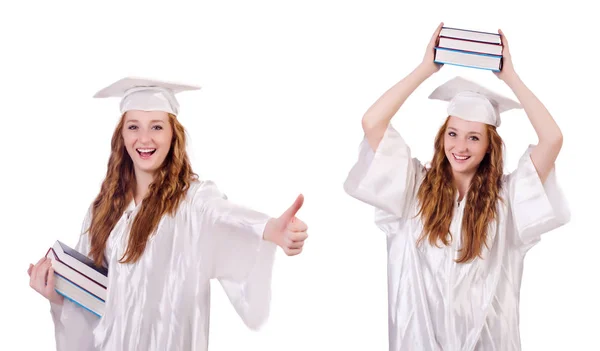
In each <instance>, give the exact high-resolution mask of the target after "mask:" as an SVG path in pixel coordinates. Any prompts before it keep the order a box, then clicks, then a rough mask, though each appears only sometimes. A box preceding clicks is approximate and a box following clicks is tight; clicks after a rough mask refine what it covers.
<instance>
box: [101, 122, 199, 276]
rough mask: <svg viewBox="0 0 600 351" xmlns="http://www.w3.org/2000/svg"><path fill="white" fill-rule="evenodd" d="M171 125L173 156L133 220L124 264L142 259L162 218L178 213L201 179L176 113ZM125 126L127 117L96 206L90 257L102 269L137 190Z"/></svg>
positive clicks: (117, 133) (113, 145) (114, 141)
mask: <svg viewBox="0 0 600 351" xmlns="http://www.w3.org/2000/svg"><path fill="white" fill-rule="evenodd" d="M169 123H170V125H171V128H172V130H173V138H172V140H171V147H170V150H169V153H168V154H167V156H166V158H165V160H164V162H163V164H162V165H161V166H160V168H159V169H158V170H157V171H156V175H155V177H154V181H153V182H152V183H151V184H150V186H149V188H148V193H147V194H146V196H145V197H144V199H143V201H142V204H141V206H140V210H139V212H138V214H137V215H136V216H135V219H134V220H133V223H132V226H131V231H130V235H129V241H128V244H127V249H126V251H125V253H124V254H123V257H122V258H121V259H120V262H121V263H133V262H136V261H137V260H138V259H139V258H140V256H141V255H142V253H143V252H144V250H145V248H146V243H147V242H148V238H149V237H150V235H151V234H152V233H153V232H154V231H155V230H156V228H157V226H158V223H159V221H160V219H161V218H162V216H163V215H165V214H170V215H173V214H174V213H175V211H176V209H177V207H178V205H179V203H180V202H181V200H182V199H183V198H184V197H185V194H186V192H187V190H188V189H189V187H190V184H191V182H192V181H193V180H194V179H197V178H198V176H197V175H196V174H195V173H193V171H192V167H191V165H190V162H189V159H188V155H187V152H186V136H185V129H184V128H183V126H182V125H181V123H179V121H178V120H177V118H176V117H175V115H173V114H169ZM124 124H125V114H123V115H122V116H121V120H120V122H119V124H118V125H117V127H116V129H115V131H114V133H113V136H112V141H111V153H110V157H109V160H108V169H107V171H106V177H105V179H104V181H103V182H102V186H101V188H100V193H99V194H98V196H97V197H96V199H95V200H94V202H93V205H92V222H91V225H90V228H89V234H90V241H91V248H90V256H91V258H92V259H93V260H94V262H95V264H96V265H98V266H100V265H101V264H102V259H103V256H104V249H105V247H106V242H107V240H108V237H109V235H110V233H111V231H112V230H113V228H114V227H115V225H116V224H117V222H118V221H119V219H120V218H121V216H122V215H123V212H124V211H125V208H126V207H127V205H128V203H129V202H130V201H131V200H132V199H133V192H134V190H135V187H136V180H135V173H134V168H133V161H132V160H131V157H130V156H129V154H128V153H127V150H126V149H125V142H124V140H123V136H122V130H123V126H124Z"/></svg>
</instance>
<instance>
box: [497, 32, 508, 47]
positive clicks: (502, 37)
mask: <svg viewBox="0 0 600 351" xmlns="http://www.w3.org/2000/svg"><path fill="white" fill-rule="evenodd" d="M498 34H500V39H501V40H502V45H503V46H504V47H506V48H508V40H506V36H505V35H504V32H503V31H502V29H498Z"/></svg>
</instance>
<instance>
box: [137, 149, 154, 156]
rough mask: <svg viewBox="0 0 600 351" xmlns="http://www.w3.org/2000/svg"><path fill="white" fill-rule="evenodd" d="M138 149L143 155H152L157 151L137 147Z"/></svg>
mask: <svg viewBox="0 0 600 351" xmlns="http://www.w3.org/2000/svg"><path fill="white" fill-rule="evenodd" d="M136 151H137V152H138V153H139V154H140V155H141V156H150V155H152V154H153V153H154V152H155V151H156V149H136Z"/></svg>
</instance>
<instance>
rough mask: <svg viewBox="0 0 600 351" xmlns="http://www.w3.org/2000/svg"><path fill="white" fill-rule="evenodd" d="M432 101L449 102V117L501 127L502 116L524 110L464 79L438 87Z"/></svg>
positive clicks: (454, 80) (511, 101)
mask: <svg viewBox="0 0 600 351" xmlns="http://www.w3.org/2000/svg"><path fill="white" fill-rule="evenodd" d="M429 98H430V99H435V100H443V101H448V102H449V104H448V109H447V112H448V115H449V116H455V117H458V118H461V119H464V120H467V121H472V122H481V123H485V124H491V125H493V126H496V127H499V126H500V122H501V120H500V114H501V113H503V112H505V111H509V110H512V109H521V108H523V107H522V106H521V105H520V104H519V103H518V102H516V101H514V100H512V99H509V98H507V97H505V96H503V95H500V94H498V93H495V92H493V91H491V90H489V89H487V88H485V87H483V86H481V85H479V84H477V83H474V82H471V81H469V80H466V79H464V78H462V77H455V78H453V79H451V80H449V81H447V82H446V83H444V84H442V85H440V86H439V87H437V88H436V89H435V90H434V91H433V92H432V93H431V95H429Z"/></svg>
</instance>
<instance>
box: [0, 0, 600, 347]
mask: <svg viewBox="0 0 600 351" xmlns="http://www.w3.org/2000/svg"><path fill="white" fill-rule="evenodd" d="M7 3H8V4H10V5H7ZM590 3H591V2H590ZM88 4H89V2H86V1H78V2H75V1H73V2H71V3H66V2H64V1H38V2H37V3H32V2H3V5H2V6H1V7H2V8H1V9H0V30H1V33H2V34H1V37H2V49H1V54H0V60H1V65H0V70H1V72H0V73H1V74H0V79H1V80H2V84H0V93H1V94H0V96H1V103H2V132H1V137H0V143H1V150H2V153H3V155H2V163H1V164H0V167H1V172H0V177H1V179H0V184H1V185H2V188H3V191H2V195H1V200H0V201H1V211H0V216H1V222H0V223H1V226H0V236H1V238H2V240H3V246H4V249H3V250H2V253H1V254H0V260H2V262H1V264H2V272H3V277H2V280H3V283H2V289H1V292H0V293H1V294H2V297H1V299H0V301H1V303H2V308H1V309H0V311H1V313H0V324H1V325H2V329H0V334H1V337H0V343H2V346H0V349H3V350H13V349H19V350H33V349H35V350H53V349H54V334H53V324H52V321H51V318H50V314H49V304H48V303H47V301H45V300H44V299H43V298H42V297H41V296H40V295H38V294H37V293H36V292H34V291H33V290H32V289H30V288H29V286H28V276H27V273H26V271H27V268H28V265H29V263H30V262H31V263H35V262H37V260H38V259H39V258H40V257H41V256H42V255H44V254H45V252H46V249H47V248H48V247H49V246H50V245H51V244H52V243H53V242H54V241H55V240H56V239H60V240H62V241H64V242H66V243H69V244H71V245H75V243H76V242H77V235H78V231H79V229H80V225H81V221H82V220H83V216H84V214H85V211H86V209H87V207H88V205H89V204H90V202H91V201H92V200H93V198H94V197H95V196H96V194H97V192H98V191H99V185H100V182H101V181H102V179H103V177H104V174H105V170H106V163H107V161H108V155H109V148H110V144H109V143H110V137H111V135H112V131H113V129H114V127H115V126H116V123H117V121H118V117H119V116H118V100H116V99H114V100H113V99H111V100H95V99H92V98H91V96H92V95H93V94H94V93H95V92H96V91H97V90H99V89H100V88H102V87H104V86H105V85H108V84H110V83H112V82H113V81H115V80H117V79H120V78H122V77H124V76H127V75H141V76H149V77H156V78H162V79H167V80H175V81H184V82H189V83H193V84H200V85H202V86H203V89H202V90H201V91H197V92H190V93H184V94H181V95H180V97H179V99H180V103H181V105H182V112H181V115H180V120H181V122H182V123H183V125H184V126H185V127H186V129H187V131H188V134H189V137H190V143H189V153H190V156H191V159H192V164H193V167H194V170H195V171H196V172H198V173H199V174H200V176H201V177H202V178H204V179H207V178H210V179H213V180H215V181H216V182H217V184H218V185H219V187H220V188H221V189H222V190H224V191H225V192H226V193H227V194H228V196H229V197H230V199H231V200H233V201H235V202H238V203H240V204H244V205H248V206H251V207H253V208H255V209H258V210H261V211H264V212H267V213H269V214H271V215H273V216H276V215H279V214H280V213H281V212H282V211H284V210H285V209H286V208H287V207H288V206H289V205H291V203H292V201H293V200H294V199H295V197H296V196H297V195H298V194H299V193H303V194H304V195H305V196H306V202H305V206H304V207H303V208H302V209H301V210H300V212H299V217H300V218H301V219H303V220H304V221H305V222H307V223H308V225H309V235H310V237H309V239H308V241H307V242H306V246H305V251H304V252H303V254H302V255H300V256H297V257H292V258H290V257H287V256H285V255H283V253H282V252H281V250H280V251H279V252H278V257H277V260H276V266H275V271H274V282H273V302H272V303H273V304H272V313H271V317H270V320H269V322H268V324H267V325H265V327H264V328H263V329H262V330H260V331H259V332H253V331H250V330H248V329H246V327H245V326H244V325H243V323H242V322H241V320H240V319H239V318H238V317H237V315H236V314H235V312H234V310H233V308H232V307H231V306H230V305H229V303H228V301H227V299H226V297H225V295H224V293H223V291H222V289H221V288H220V286H218V284H214V286H213V303H212V314H211V320H212V323H211V329H210V347H209V348H210V350H212V351H215V350H240V349H249V350H259V349H260V350H265V351H266V350H289V351H293V350H345V349H353V350H386V349H387V335H388V331H387V292H386V291H387V290H386V246H385V239H384V234H383V233H381V232H379V230H378V229H377V228H375V226H374V224H373V223H372V209H371V208H370V207H368V206H367V205H364V204H362V203H359V202H358V201H357V200H354V199H352V198H350V197H349V196H347V195H346V194H345V193H344V192H343V189H342V184H343V182H344V180H345V177H346V175H347V173H348V171H349V169H350V167H351V166H352V164H353V162H354V161H355V159H356V156H357V152H356V151H357V148H358V144H359V142H360V140H361V138H362V130H361V127H360V119H361V117H362V114H363V113H364V111H366V109H367V108H368V107H369V106H370V105H371V104H372V103H373V102H374V101H375V100H376V99H377V98H378V97H379V96H380V95H381V94H382V93H383V92H384V91H385V90H386V89H388V88H389V87H390V86H391V85H393V84H394V83H396V82H397V81H398V80H400V79H401V78H402V77H404V76H405V75H406V74H408V73H409V72H410V71H411V70H412V69H413V68H414V67H415V66H416V65H417V64H418V63H419V62H420V60H421V59H422V56H423V54H424V49H425V47H426V45H427V42H428V40H429V38H430V37H431V34H432V33H433V30H434V29H435V27H436V26H437V24H438V23H439V22H440V21H444V22H445V24H446V25H448V26H453V27H461V28H468V29H475V30H483V31H496V30H497V29H498V28H502V29H503V31H504V32H505V34H506V36H507V38H508V40H509V43H510V48H511V51H512V55H513V60H514V64H515V67H516V70H517V72H518V73H519V74H520V76H521V78H522V79H523V81H524V82H525V83H526V84H527V85H528V86H529V88H531V89H532V91H533V92H534V93H535V94H536V95H537V96H538V97H539V98H540V99H541V100H542V101H543V102H544V103H545V105H546V107H547V108H548V109H549V110H550V112H551V113H552V114H553V116H554V117H555V119H556V120H557V122H558V124H559V125H560V127H561V128H562V131H563V133H564V140H565V142H564V148H563V151H562V153H561V155H560V157H559V159H558V161H557V172H558V177H559V180H560V181H561V184H562V187H563V190H564V192H565V193H566V195H567V196H568V198H569V200H570V206H571V210H572V213H573V215H572V221H571V223H569V224H568V225H567V226H565V227H563V228H560V229H558V230H555V231H553V232H551V233H548V234H546V235H545V236H544V237H543V240H542V241H541V243H540V244H538V245H537V246H536V247H534V248H533V249H532V250H531V251H530V252H529V254H528V256H527V258H526V260H525V272H524V276H523V283H522V290H521V307H520V311H521V334H522V344H523V348H524V349H525V350H590V349H598V347H599V346H598V345H599V342H598V336H597V335H598V327H599V326H600V325H599V323H598V319H597V318H598V315H600V302H599V299H598V296H600V289H599V288H598V281H599V280H600V273H599V272H598V268H600V264H599V263H598V262H599V260H600V255H599V247H600V239H599V236H600V230H599V229H598V225H597V218H598V214H597V212H598V211H597V210H598V207H599V205H598V197H599V196H600V192H599V190H598V188H597V181H598V173H597V171H598V163H597V160H598V157H597V152H596V150H597V141H598V135H599V134H598V130H599V128H600V124H599V122H598V119H599V117H600V115H599V113H598V108H597V104H596V102H597V101H598V95H597V93H598V92H599V91H600V90H599V89H598V82H599V81H600V76H599V74H598V70H597V66H598V63H597V61H598V43H597V26H596V25H595V24H594V23H595V22H596V21H597V16H595V15H593V13H594V12H593V11H591V8H590V7H589V6H590V5H587V4H585V3H584V2H583V1H568V2H561V5H560V6H550V5H548V2H547V1H523V2H522V3H521V4H518V3H517V1H498V0H493V1H472V2H457V1H432V0H429V1H422V2H417V1H414V2H408V1H375V0H370V1H361V2H358V1H355V2H352V1H341V0H340V1H332V0H319V1H312V0H304V1H296V2H292V1H263V0H258V1H202V2H200V1H195V2H189V3H186V4H179V3H176V2H174V1H173V2H169V3H167V2H161V3H160V5H158V4H156V5H155V4H152V3H150V2H145V3H144V4H141V3H138V4H133V3H130V2H125V1H119V2H116V1H114V2H113V1H102V2H96V3H94V5H88ZM542 12H544V13H542ZM455 75H463V76H464V77H467V78H472V79H476V80H477V81H478V82H480V83H483V84H485V85H487V86H489V87H490V88H492V89H495V90H497V91H499V92H502V93H505V94H509V96H512V95H510V94H511V92H510V90H509V88H508V87H507V86H505V85H504V84H503V83H502V82H501V81H499V80H498V79H497V78H496V77H495V76H494V75H493V74H492V73H490V72H486V71H479V70H472V69H465V68H458V67H450V66H446V67H444V68H443V69H442V70H441V71H440V72H439V73H437V74H436V75H434V76H433V77H432V78H430V79H429V80H427V81H426V82H425V83H424V84H423V85H421V87H419V89H418V90H417V91H416V92H415V93H414V94H413V95H412V96H411V97H410V98H409V100H408V101H407V102H406V104H405V106H404V107H403V108H402V109H401V111H400V113H399V114H398V115H397V116H396V117H395V119H394V120H393V123H394V125H395V126H396V127H397V128H398V129H399V130H400V131H402V133H403V136H404V137H405V138H406V140H407V141H408V143H409V144H410V146H411V147H412V149H413V152H414V154H415V155H416V156H417V157H419V158H420V159H422V160H424V161H427V160H429V158H430V157H431V152H432V150H433V137H434V135H435V132H436V131H437V128H438V127H439V125H440V124H441V123H442V122H443V118H444V112H445V106H444V104H443V103H441V102H436V101H431V100H427V95H428V94H429V92H430V91H431V90H433V89H434V88H435V87H436V86H437V85H439V84H441V83H443V82H445V81H446V80H448V79H450V78H452V77H454V76H455ZM499 131H500V134H501V136H502V137H503V138H504V141H505V143H506V145H507V149H508V159H507V161H506V165H507V171H511V170H512V169H514V167H515V165H516V161H517V159H518V157H519V156H520V155H521V154H522V153H523V152H524V151H525V148H526V146H527V145H528V144H529V143H536V142H537V139H536V136H535V133H534V131H533V128H532V127H531V125H530V124H529V121H528V119H527V117H526V115H525V114H524V113H523V111H522V110H521V111H517V112H509V113H507V114H505V115H504V117H503V125H502V126H501V127H500V129H499ZM584 144H585V145H587V146H585V147H584ZM584 201H588V202H587V203H584Z"/></svg>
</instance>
